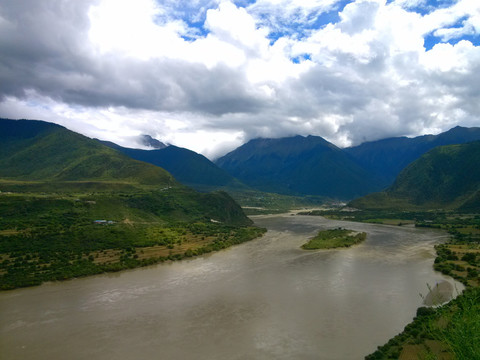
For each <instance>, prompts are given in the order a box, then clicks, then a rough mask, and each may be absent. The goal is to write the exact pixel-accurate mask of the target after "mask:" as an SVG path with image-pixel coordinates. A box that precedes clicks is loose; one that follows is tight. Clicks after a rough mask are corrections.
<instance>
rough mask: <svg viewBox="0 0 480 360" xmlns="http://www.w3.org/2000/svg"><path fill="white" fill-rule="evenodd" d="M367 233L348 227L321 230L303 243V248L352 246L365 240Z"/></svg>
mask: <svg viewBox="0 0 480 360" xmlns="http://www.w3.org/2000/svg"><path fill="white" fill-rule="evenodd" d="M366 237H367V234H366V233H364V232H362V233H358V232H355V231H353V230H347V229H341V228H338V229H333V230H321V231H319V232H318V234H317V235H316V236H315V237H314V238H313V239H310V241H309V242H308V243H306V244H304V245H302V249H305V250H316V249H335V248H340V247H350V246H352V245H355V244H358V243H360V242H362V241H364V240H365V239H366Z"/></svg>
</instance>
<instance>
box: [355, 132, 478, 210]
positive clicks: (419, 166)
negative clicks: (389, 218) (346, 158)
mask: <svg viewBox="0 0 480 360" xmlns="http://www.w3.org/2000/svg"><path fill="white" fill-rule="evenodd" d="M478 164H480V141H474V142H471V143H466V144H458V145H446V146H440V147H437V148H435V149H433V150H430V151H429V152H427V153H426V154H424V155H422V156H421V157H420V158H419V159H418V160H416V161H414V162H413V163H411V164H410V165H408V166H407V167H406V168H405V169H404V170H403V171H402V172H401V173H400V174H399V175H398V177H397V179H396V180H395V182H394V183H393V185H392V186H391V187H389V188H388V189H387V190H386V191H384V192H381V193H374V194H370V195H367V196H365V197H363V198H359V199H356V200H354V201H352V202H351V203H350V204H349V205H350V206H352V207H356V208H362V209H386V208H391V209H415V208H423V209H426V208H428V209H432V208H437V209H438V208H443V209H458V210H464V211H478V210H480V166H478Z"/></svg>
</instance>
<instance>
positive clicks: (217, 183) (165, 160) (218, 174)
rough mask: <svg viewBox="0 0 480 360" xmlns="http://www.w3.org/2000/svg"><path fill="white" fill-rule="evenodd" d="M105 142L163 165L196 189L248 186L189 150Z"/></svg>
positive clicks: (127, 153) (132, 155)
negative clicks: (149, 147)
mask: <svg viewBox="0 0 480 360" xmlns="http://www.w3.org/2000/svg"><path fill="white" fill-rule="evenodd" d="M103 144H105V145H107V146H109V147H112V148H114V149H117V150H118V151H120V152H122V153H123V154H125V155H127V156H129V157H131V158H133V159H136V160H140V161H144V162H147V163H150V164H153V165H157V166H160V167H162V168H164V169H165V170H167V171H168V172H169V173H171V174H172V175H173V176H174V177H175V179H177V180H178V181H180V182H181V183H182V184H185V185H187V186H190V187H193V188H194V189H197V190H201V191H204V190H214V189H215V190H217V189H236V190H238V189H247V186H245V185H244V184H242V183H241V182H240V181H238V180H237V179H235V178H234V177H233V176H232V175H230V174H229V173H228V172H227V171H225V170H223V169H220V168H219V167H218V166H217V165H215V164H214V163H213V162H211V161H210V160H208V159H207V158H206V157H205V156H203V155H200V154H197V153H196V152H194V151H191V150H188V149H184V148H181V147H177V146H173V145H169V146H167V147H164V148H161V149H157V150H140V149H130V148H125V147H121V146H119V145H116V144H114V143H111V142H106V141H104V142H103Z"/></svg>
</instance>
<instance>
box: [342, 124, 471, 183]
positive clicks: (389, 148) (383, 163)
mask: <svg viewBox="0 0 480 360" xmlns="http://www.w3.org/2000/svg"><path fill="white" fill-rule="evenodd" d="M475 140H480V128H464V127H460V126H457V127H455V128H453V129H450V130H449V131H446V132H444V133H441V134H438V135H425V136H418V137H414V138H407V137H397V138H389V139H382V140H378V141H371V142H366V143H363V144H361V145H359V146H355V147H351V148H346V149H344V150H345V151H346V152H347V153H348V154H350V155H351V156H352V157H353V158H355V160H356V161H357V162H358V163H359V164H360V165H361V166H362V167H364V168H365V169H366V170H368V171H370V172H372V173H373V174H375V175H376V176H377V177H378V178H379V179H380V180H381V182H382V184H383V185H385V186H388V185H391V184H392V183H393V181H394V180H395V178H396V177H397V175H398V174H399V173H400V172H401V171H402V170H403V169H404V168H405V167H406V166H407V165H408V164H410V163H411V162H412V161H414V160H416V159H418V158H419V157H420V156H421V155H423V154H424V153H426V152H427V151H429V150H431V149H433V148H435V147H437V146H443V145H453V144H463V143H467V142H471V141H475Z"/></svg>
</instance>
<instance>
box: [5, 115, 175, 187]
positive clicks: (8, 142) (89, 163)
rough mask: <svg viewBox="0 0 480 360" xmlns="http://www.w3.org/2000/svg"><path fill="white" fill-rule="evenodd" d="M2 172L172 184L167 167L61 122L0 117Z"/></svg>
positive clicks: (10, 176)
mask: <svg viewBox="0 0 480 360" xmlns="http://www.w3.org/2000/svg"><path fill="white" fill-rule="evenodd" d="M0 142H1V145H0V178H3V179H8V180H29V181H116V182H131V183H138V184H144V185H156V186H172V185H174V184H176V181H175V179H174V178H173V177H172V175H170V174H169V173H168V172H166V171H165V170H163V169H161V168H159V167H155V166H152V165H148V164H145V163H142V162H139V161H133V160H131V159H129V158H128V157H126V156H124V155H122V154H121V153H119V152H117V151H115V150H113V149H110V148H108V147H106V146H103V145H101V144H99V143H98V142H97V141H95V140H92V139H89V138H87V137H85V136H83V135H80V134H77V133H74V132H72V131H69V130H67V129H65V128H64V127H61V126H58V125H54V124H50V123H44V122H40V121H30V120H6V119H2V120H0Z"/></svg>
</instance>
